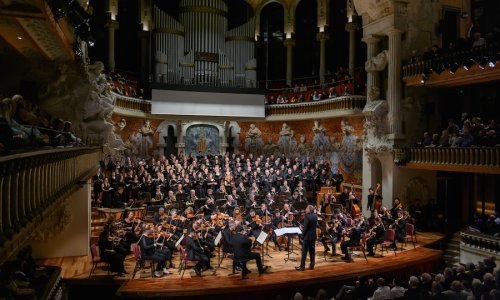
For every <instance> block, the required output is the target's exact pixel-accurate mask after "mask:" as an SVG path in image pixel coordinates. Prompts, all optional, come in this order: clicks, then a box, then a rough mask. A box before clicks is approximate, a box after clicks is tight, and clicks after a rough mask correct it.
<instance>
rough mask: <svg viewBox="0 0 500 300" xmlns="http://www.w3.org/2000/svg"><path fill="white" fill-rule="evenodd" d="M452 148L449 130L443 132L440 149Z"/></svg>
mask: <svg viewBox="0 0 500 300" xmlns="http://www.w3.org/2000/svg"><path fill="white" fill-rule="evenodd" d="M449 146H450V135H449V134H448V130H446V129H445V130H443V131H441V137H440V138H439V145H438V147H449Z"/></svg>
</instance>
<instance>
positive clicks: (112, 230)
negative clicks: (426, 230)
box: [94, 154, 412, 277]
mask: <svg viewBox="0 0 500 300" xmlns="http://www.w3.org/2000/svg"><path fill="white" fill-rule="evenodd" d="M231 158H232V159H231ZM253 159H254V160H253V161H252V160H250V159H249V158H247V159H244V157H243V156H236V155H235V154H232V157H230V156H229V155H226V157H225V158H222V157H221V156H219V155H217V156H213V157H212V159H208V158H207V157H202V159H201V160H198V158H196V157H192V156H183V157H182V158H181V157H179V158H176V157H175V156H173V155H172V156H171V157H170V158H169V159H166V158H162V159H160V160H152V161H151V163H150V164H148V163H147V162H145V161H140V162H139V163H138V166H139V167H138V168H137V169H135V168H134V167H133V166H134V163H133V162H129V163H130V166H128V167H124V168H117V169H116V170H115V171H112V173H111V174H109V176H106V173H98V174H97V175H96V176H95V177H94V180H95V185H94V186H98V189H96V191H98V193H99V195H98V199H99V200H100V201H98V202H97V203H98V204H102V205H109V207H110V208H120V209H125V211H126V213H125V214H124V216H125V217H124V218H123V219H121V218H117V219H116V220H114V219H113V220H112V221H109V222H108V223H109V224H108V225H107V226H106V230H105V231H103V234H102V236H101V238H100V242H99V247H102V249H104V251H105V253H104V255H106V256H107V259H108V260H109V261H110V262H112V269H113V270H115V271H116V272H117V273H119V274H121V275H123V274H124V272H125V270H124V269H123V260H124V258H125V256H126V255H128V254H129V253H130V249H131V244H133V243H136V244H137V245H138V246H139V247H140V249H141V255H142V256H143V259H151V260H153V261H154V262H155V264H156V271H155V273H154V276H156V277H161V276H164V275H168V274H169V273H170V272H169V271H168V268H172V267H173V263H172V257H173V256H175V255H176V254H177V253H178V251H179V244H180V243H181V244H182V245H184V247H185V249H186V255H187V257H188V259H194V260H197V261H198V262H197V264H196V266H195V269H194V271H195V273H196V274H197V275H201V272H203V270H205V269H210V268H211V264H210V259H211V258H212V257H214V256H215V255H214V251H217V246H218V245H216V239H217V237H218V236H219V235H222V236H223V239H222V240H223V242H222V245H223V247H224V251H226V252H227V251H229V252H232V253H234V254H236V252H238V255H241V256H242V257H246V258H249V259H256V260H257V264H258V268H259V273H264V272H265V271H266V270H267V267H265V266H263V265H262V262H259V260H260V259H261V254H259V253H257V252H252V249H254V248H260V249H264V247H266V249H267V243H266V242H269V241H270V242H272V243H273V244H274V247H275V250H276V251H283V250H285V251H289V250H290V248H291V245H292V243H293V238H292V237H290V236H288V235H279V236H278V235H277V234H276V233H275V231H276V230H279V229H281V228H285V227H297V228H300V230H301V232H302V234H299V241H300V243H301V244H302V257H301V263H300V265H299V266H297V267H296V269H297V270H304V269H305V259H306V255H307V252H309V253H310V264H309V268H310V269H314V266H315V265H314V261H315V257H314V253H315V244H316V239H318V240H319V241H320V242H321V244H322V245H323V249H324V253H325V255H326V254H327V253H328V252H330V251H331V255H332V256H335V255H337V247H338V246H339V244H340V249H341V251H342V253H343V254H344V257H342V259H345V260H348V261H350V259H351V258H350V255H349V253H348V248H349V247H351V246H357V245H360V243H361V242H362V239H363V240H366V249H367V250H368V255H369V256H373V255H375V253H374V251H373V249H374V247H375V246H376V245H377V244H380V243H381V242H383V240H384V236H385V229H386V228H392V229H394V230H395V232H396V240H398V241H401V240H402V239H403V237H404V234H405V230H406V224H407V223H408V222H412V218H411V217H410V216H409V214H408V212H406V211H404V210H403V206H402V203H401V201H400V199H395V200H394V205H393V207H392V208H391V209H388V208H387V207H385V206H382V205H381V204H380V205H377V200H380V201H381V197H380V195H379V190H380V184H377V187H376V188H375V189H372V188H370V189H369V190H368V195H367V196H366V197H367V205H366V208H367V213H371V217H370V218H369V219H367V220H366V221H365V219H364V216H363V213H361V209H362V208H363V207H362V205H361V202H362V201H361V198H360V197H361V196H358V195H357V194H356V190H355V189H354V185H353V184H352V183H351V184H345V183H343V184H342V185H338V183H339V182H342V181H343V178H342V174H340V172H336V173H333V174H332V173H331V172H328V170H327V169H326V168H327V165H326V164H314V162H313V161H310V162H308V163H305V164H304V163H303V162H300V161H299V160H289V159H284V158H283V159H282V158H279V157H278V158H276V159H274V158H266V159H264V158H263V157H254V158H253ZM219 164H222V165H219ZM323 185H326V186H325V187H324V189H325V190H323V187H322V186H323ZM341 186H342V187H343V191H342V192H341V191H340V187H341ZM333 187H338V189H335V188H333ZM320 188H321V189H322V190H321V193H320V191H319V190H320ZM358 190H359V189H358ZM214 191H215V192H214ZM144 195H148V197H145V196H144ZM140 199H142V200H143V202H144V204H141V205H143V207H144V211H145V212H144V213H139V214H138V213H136V212H135V211H134V210H133V209H134V207H135V206H134V203H137V202H138V200H140ZM316 201H317V202H316ZM261 233H266V234H265V235H264V236H265V237H266V242H265V243H260V242H259V243H258V242H257V238H258V237H259V236H261ZM363 237H364V238H363ZM393 246H394V247H395V246H396V245H395V244H394V245H393ZM101 251H102V250H101ZM262 255H263V254H262ZM257 257H258V259H257ZM240 267H241V269H242V271H243V272H244V273H245V275H246V274H247V273H249V272H250V271H249V270H248V269H247V268H246V264H245V265H242V266H240Z"/></svg>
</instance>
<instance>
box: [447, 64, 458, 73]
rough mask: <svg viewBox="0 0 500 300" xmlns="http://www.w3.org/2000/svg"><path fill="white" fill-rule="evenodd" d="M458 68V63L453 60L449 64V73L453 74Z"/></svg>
mask: <svg viewBox="0 0 500 300" xmlns="http://www.w3.org/2000/svg"><path fill="white" fill-rule="evenodd" d="M458 68H460V65H459V64H458V63H457V62H454V63H452V64H451V65H450V68H449V69H450V73H451V74H455V72H456V71H457V70H458Z"/></svg>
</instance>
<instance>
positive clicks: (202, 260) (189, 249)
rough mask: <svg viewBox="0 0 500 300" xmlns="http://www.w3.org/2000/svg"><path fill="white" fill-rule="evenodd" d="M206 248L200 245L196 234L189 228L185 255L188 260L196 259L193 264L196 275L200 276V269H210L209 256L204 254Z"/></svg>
mask: <svg viewBox="0 0 500 300" xmlns="http://www.w3.org/2000/svg"><path fill="white" fill-rule="evenodd" d="M206 252H207V250H206V249H205V248H204V247H203V246H202V245H201V243H200V240H199V239H198V235H197V233H196V232H195V231H193V230H191V232H190V233H189V235H188V236H187V237H186V256H187V258H188V259H190V260H197V261H198V263H197V264H196V265H195V266H194V271H195V272H196V275H198V276H200V277H201V269H202V268H205V267H206V268H207V269H212V267H211V266H210V258H209V257H208V256H207V255H206Z"/></svg>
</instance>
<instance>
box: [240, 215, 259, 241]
mask: <svg viewBox="0 0 500 300" xmlns="http://www.w3.org/2000/svg"><path fill="white" fill-rule="evenodd" d="M244 221H245V225H246V226H247V227H248V228H249V230H250V232H249V233H250V234H251V235H253V236H254V237H255V238H257V237H258V236H259V235H260V232H261V231H262V221H261V219H260V217H259V215H257V214H256V213H255V209H251V210H250V213H249V214H248V215H247V216H246V217H245V220H244ZM254 246H256V243H254Z"/></svg>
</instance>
